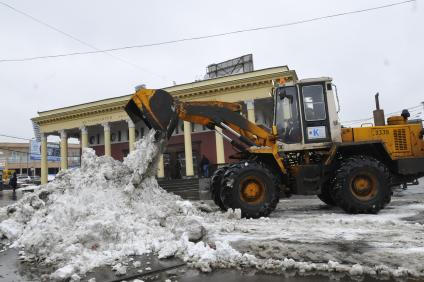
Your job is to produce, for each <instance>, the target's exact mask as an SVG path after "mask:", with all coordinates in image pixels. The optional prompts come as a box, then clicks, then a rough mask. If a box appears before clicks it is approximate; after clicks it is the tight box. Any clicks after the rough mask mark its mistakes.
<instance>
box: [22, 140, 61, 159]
mask: <svg viewBox="0 0 424 282" xmlns="http://www.w3.org/2000/svg"><path fill="white" fill-rule="evenodd" d="M29 154H30V159H31V160H33V161H39V160H41V142H38V141H37V140H31V141H30V142H29ZM47 160H48V161H49V162H58V161H60V146H59V144H58V143H48V144H47Z"/></svg>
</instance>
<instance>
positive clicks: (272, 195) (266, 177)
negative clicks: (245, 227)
mask: <svg viewBox="0 0 424 282" xmlns="http://www.w3.org/2000/svg"><path fill="white" fill-rule="evenodd" d="M222 184H223V185H222V189H223V191H222V202H223V204H224V206H225V207H227V208H231V209H240V210H241V214H242V216H243V217H247V218H259V217H262V216H268V215H269V214H270V213H271V212H272V211H273V210H274V209H275V208H276V206H277V204H278V201H279V199H280V190H279V183H278V178H277V177H276V176H275V175H274V174H273V173H272V172H271V171H270V170H269V169H268V168H266V167H265V166H264V165H262V164H259V163H256V162H241V163H238V164H235V165H232V166H230V167H229V168H228V170H227V171H226V172H225V174H224V177H223V180H222Z"/></svg>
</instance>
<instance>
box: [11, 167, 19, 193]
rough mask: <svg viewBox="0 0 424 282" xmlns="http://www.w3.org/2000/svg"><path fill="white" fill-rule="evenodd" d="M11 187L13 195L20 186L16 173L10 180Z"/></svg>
mask: <svg viewBox="0 0 424 282" xmlns="http://www.w3.org/2000/svg"><path fill="white" fill-rule="evenodd" d="M9 186H10V187H12V189H13V193H15V191H16V187H17V186H18V177H17V175H16V172H14V173H13V175H12V177H11V178H10V180H9Z"/></svg>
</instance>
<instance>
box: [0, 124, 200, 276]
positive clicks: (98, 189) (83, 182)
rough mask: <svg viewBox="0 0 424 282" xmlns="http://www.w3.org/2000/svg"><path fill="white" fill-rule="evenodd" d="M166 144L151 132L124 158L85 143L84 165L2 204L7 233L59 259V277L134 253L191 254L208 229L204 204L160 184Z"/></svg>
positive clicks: (3, 234)
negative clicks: (201, 207) (160, 164)
mask: <svg viewBox="0 0 424 282" xmlns="http://www.w3.org/2000/svg"><path fill="white" fill-rule="evenodd" d="M160 145H161V144H158V143H155V142H154V132H150V133H149V135H148V136H147V137H146V138H145V139H143V140H142V141H140V142H139V143H138V144H137V149H136V150H135V151H134V152H132V153H131V154H130V155H129V156H128V157H127V158H126V159H125V160H124V162H119V161H116V160H113V159H112V158H110V157H97V156H96V155H95V153H94V151H93V150H90V149H89V150H85V151H84V153H83V158H82V166H81V168H80V169H74V170H68V171H66V172H64V173H61V174H59V175H58V176H57V177H56V179H55V180H54V181H53V182H50V183H49V184H47V185H45V186H43V187H42V188H41V189H38V190H37V191H36V192H34V193H31V194H28V195H25V196H24V197H23V198H22V199H21V200H20V201H18V202H17V203H16V204H14V205H11V206H8V207H5V208H2V209H1V210H0V222H1V223H0V239H1V241H3V242H5V241H6V242H9V243H11V244H12V245H11V246H12V247H18V248H21V249H22V250H23V251H22V252H21V256H22V258H23V259H25V260H37V261H40V262H42V263H46V264H53V265H56V266H57V270H56V271H55V273H53V274H52V278H55V279H64V278H68V277H70V276H71V275H72V274H74V273H85V272H87V271H88V270H90V269H92V268H94V267H96V266H101V265H105V264H113V263H114V262H115V260H116V259H121V258H124V257H126V256H129V255H141V254H145V253H149V252H158V253H159V255H160V256H161V257H169V256H172V255H176V254H177V253H178V254H179V255H180V256H185V253H186V249H187V248H190V247H191V246H194V245H195V244H194V243H192V242H191V241H190V240H192V241H198V240H200V239H201V238H202V237H203V236H204V235H205V229H204V227H203V226H202V225H201V223H200V222H201V221H202V216H201V212H199V211H198V210H197V209H196V208H194V207H193V205H192V204H191V203H190V202H187V201H182V200H181V198H180V197H178V196H175V195H173V194H169V193H167V192H166V191H164V190H163V189H162V188H160V187H159V186H158V184H157V182H156V179H155V177H154V174H155V172H156V162H157V159H156V158H157V152H158V147H159V146H160ZM202 244H204V243H202ZM119 271H120V272H124V270H123V269H119Z"/></svg>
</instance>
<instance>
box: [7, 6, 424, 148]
mask: <svg viewBox="0 0 424 282" xmlns="http://www.w3.org/2000/svg"><path fill="white" fill-rule="evenodd" d="M2 1H3V2H4V3H7V4H9V5H12V6H13V7H15V8H17V9H19V10H22V11H24V12H26V13H28V14H30V15H32V16H34V17H36V18H38V19H40V20H42V21H44V22H46V23H48V24H50V25H52V26H54V27H56V28H58V29H60V30H62V31H64V32H67V33H69V34H72V35H73V36H75V37H77V38H79V39H80V40H82V41H84V42H87V43H89V44H91V45H93V46H95V47H96V48H99V49H106V48H113V47H120V46H126V45H136V44H145V43H152V42H160V41H167V40H173V39H179V38H185V37H191V36H200V35H207V34H213V33H221V32H226V31H232V30H237V29H244V28H252V27H258V26H265V25H274V24H282V23H288V22H293V21H297V20H302V19H308V18H313V17H319V16H325V15H329V14H335V13H340V12H346V11H351V10H358V9H363V8H369V7H374V6H379V5H385V4H388V3H394V2H397V0H391V1H388V0H374V1H366V0H345V1H340V0H319V1H312V0H309V1H308V0H297V1H288V0H276V1H266V0H264V1H254V0H248V1H247V0H240V1H228V0H226V1H222V0H215V1H198V0H180V1H171V0H170V1H159V0H156V1H135V0H133V1H129V0H122V1H116V0H115V1H104V0H97V1H94V0H93V1H79V0H73V1H59V0H43V1H29V0H27V1H21V0H13V1H12V0H2ZM398 1H399V0H398ZM0 38H1V41H0V42H1V44H0V59H14V58H23V57H33V56H43V55H54V54H61V53H69V52H76V51H92V49H91V48H89V47H87V46H85V45H83V44H81V43H79V42H77V41H75V40H73V39H71V38H68V37H66V36H64V35H63V34H60V33H58V32H56V31H53V30H51V29H48V28H47V27H45V26H43V25H41V24H39V23H36V22H34V21H33V20H31V19H29V18H27V17H24V16H23V15H21V14H19V13H16V12H15V11H13V10H11V9H9V8H7V7H5V6H2V5H0ZM248 53H252V54H253V59H254V65H255V69H256V70H257V69H261V68H268V67H274V66H280V65H288V66H289V67H290V68H291V69H295V70H296V71H297V73H298V76H299V77H300V78H309V77H318V76H330V77H333V79H334V82H335V84H336V85H337V86H338V89H339V96H340V103H341V120H342V121H346V120H353V119H360V118H366V117H369V116H371V115H372V109H373V107H374V94H375V93H376V92H377V91H378V92H380V93H381V104H382V106H383V107H384V109H385V111H386V112H393V111H398V110H401V109H402V108H407V107H411V106H416V105H419V104H420V102H421V101H424V87H423V86H422V83H423V80H424V3H423V1H420V0H418V1H416V2H415V3H409V4H405V5H402V6H396V7H391V8H387V9H383V10H377V11H371V12H367V13H363V14H356V15H349V16H344V17H338V18H333V19H328V20H323V21H319V22H313V23H306V24H302V25H297V26H289V27H284V28H279V29H273V30H265V31H257V32H249V33H244V34H239V35H232V36H227V37H220V38H212V39H206V40H198V41H190V42H184V43H177V44H173V45H164V46H157V47H148V48H141V49H131V50H125V51H119V52H113V53H112V54H113V56H116V57H118V58H120V59H117V58H114V57H112V56H109V55H107V54H103V53H100V54H92V55H81V56H71V57H63V58H56V59H44V60H35V61H26V62H4V63H0V97H1V100H0V134H7V135H13V136H20V137H33V132H32V126H31V122H30V118H32V117H35V116H37V111H43V110H48V109H54V108H59V107H64V106H71V105H75V104H79V103H84V102H90V101H95V100H99V99H104V98H110V97H115V96H121V95H125V94H130V93H132V92H133V89H134V86H135V85H138V84H141V83H144V84H146V85H147V87H149V88H159V87H166V86H169V85H172V81H175V82H176V83H177V84H180V83H187V82H192V81H194V80H195V79H198V78H201V77H203V75H204V74H205V71H206V66H207V65H208V64H211V63H217V62H220V61H224V60H227V59H230V58H233V57H237V56H240V55H244V54H248ZM122 60H124V61H126V63H125V62H123V61H122ZM418 113H419V112H418V111H416V112H415V114H418ZM0 141H17V140H13V139H7V138H3V137H0Z"/></svg>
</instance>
